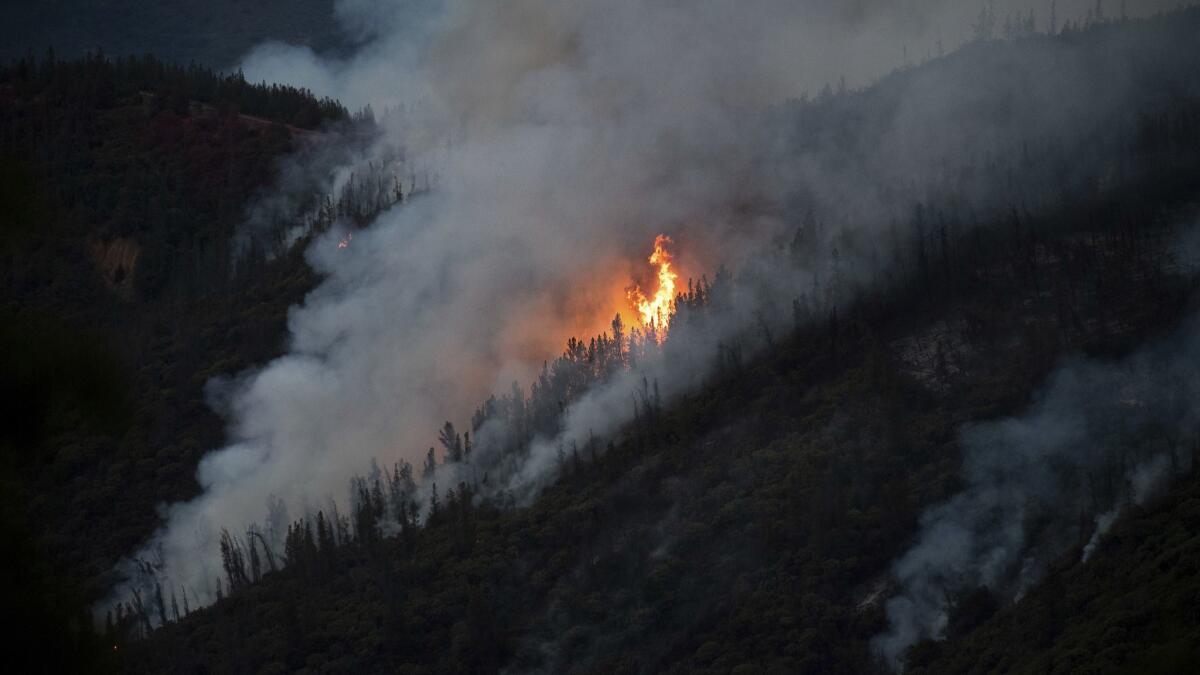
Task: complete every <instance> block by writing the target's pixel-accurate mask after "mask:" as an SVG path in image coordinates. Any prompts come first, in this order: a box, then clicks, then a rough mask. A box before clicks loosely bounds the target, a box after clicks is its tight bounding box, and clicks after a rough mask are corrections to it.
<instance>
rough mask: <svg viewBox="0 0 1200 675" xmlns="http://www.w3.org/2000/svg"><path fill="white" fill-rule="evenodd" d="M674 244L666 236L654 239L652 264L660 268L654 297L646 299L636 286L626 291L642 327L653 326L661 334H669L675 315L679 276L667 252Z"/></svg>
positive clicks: (662, 235) (669, 253)
mask: <svg viewBox="0 0 1200 675" xmlns="http://www.w3.org/2000/svg"><path fill="white" fill-rule="evenodd" d="M673 243H674V242H672V241H671V238H670V237H668V236H667V235H665V234H660V235H658V236H657V237H655V239H654V253H652V254H650V264H651V265H654V266H656V267H658V290H656V291H655V292H654V295H653V296H651V297H646V294H645V293H643V292H642V289H641V288H639V287H638V286H637V285H636V284H635V285H633V286H631V287H629V289H627V290H626V296H627V297H628V298H629V302H630V304H632V305H633V308H634V309H635V310H637V312H638V315H639V316H640V317H641V321H642V325H643V326H645V327H650V326H653V327H655V328H656V329H657V330H658V332H659V333H661V334H665V333H666V332H667V328H668V327H669V326H670V324H671V315H672V314H674V313H675V280H676V279H678V278H679V275H678V274H676V273H675V271H674V270H673V269H671V265H672V263H673V262H674V261H675V259H674V257H673V256H672V255H671V252H670V251H668V250H667V246H669V245H671V244H673Z"/></svg>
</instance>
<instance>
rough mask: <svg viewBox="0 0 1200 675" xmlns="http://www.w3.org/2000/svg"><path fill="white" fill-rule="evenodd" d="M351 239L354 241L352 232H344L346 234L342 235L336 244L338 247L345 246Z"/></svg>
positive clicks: (348, 244)
mask: <svg viewBox="0 0 1200 675" xmlns="http://www.w3.org/2000/svg"><path fill="white" fill-rule="evenodd" d="M352 241H354V233H353V232H348V233H346V236H344V237H342V240H341V241H339V242H338V245H337V246H338V248H347V247H348V246H350V242H352Z"/></svg>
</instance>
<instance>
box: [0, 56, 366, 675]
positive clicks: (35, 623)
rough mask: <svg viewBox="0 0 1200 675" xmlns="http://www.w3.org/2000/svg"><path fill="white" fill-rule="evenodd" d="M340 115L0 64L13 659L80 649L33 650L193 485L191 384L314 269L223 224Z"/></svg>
mask: <svg viewBox="0 0 1200 675" xmlns="http://www.w3.org/2000/svg"><path fill="white" fill-rule="evenodd" d="M347 118H348V114H347V112H346V110H345V109H344V108H342V107H341V106H340V105H339V104H337V103H335V102H333V101H330V100H318V99H316V98H315V97H313V96H312V95H311V94H309V93H308V92H305V91H301V90H298V89H295V88H291V87H281V86H257V85H250V84H248V83H246V82H245V81H244V80H242V79H241V78H240V77H238V76H227V75H222V74H218V73H215V72H213V71H211V70H207V69H203V68H199V67H194V66H193V67H188V68H184V67H179V66H173V65H170V64H165V63H163V62H161V61H158V60H156V59H153V58H150V57H140V58H137V59H121V60H115V61H114V60H109V59H105V58H102V57H99V56H95V55H93V56H87V57H84V58H80V59H73V60H65V61H64V60H59V59H54V58H44V57H42V56H38V57H37V58H33V59H22V60H19V61H15V62H12V63H9V64H7V65H5V66H3V67H0V195H2V200H3V203H4V204H5V215H4V217H3V218H2V219H0V224H2V227H0V261H2V262H0V269H2V270H3V272H2V274H0V326H2V328H0V345H3V346H2V347H0V372H2V373H3V378H2V381H3V392H4V404H5V405H4V407H3V413H0V415H2V416H3V424H2V425H0V426H2V427H3V429H4V435H3V437H2V441H0V442H2V446H3V450H4V457H3V467H2V471H0V480H2V481H3V487H4V489H3V504H2V506H3V514H4V518H3V526H4V533H5V534H4V537H5V539H6V541H10V542H11V546H12V549H10V550H12V551H20V553H19V554H14V555H13V556H8V557H6V569H10V568H11V570H12V572H13V575H14V576H12V577H9V578H15V579H18V580H20V581H17V582H16V583H15V586H14V587H11V588H10V590H11V591H12V594H13V595H12V596H10V597H13V598H14V603H12V604H11V605H10V606H8V607H6V611H10V612H12V613H13V616H14V618H15V620H17V621H20V622H22V623H27V624H28V625H29V626H30V630H29V638H30V639H29V643H28V644H29V651H28V652H27V653H26V652H24V651H22V656H18V657H17V658H16V661H15V662H14V663H26V664H27V665H28V666H29V667H21V666H14V667H18V668H19V669H22V670H26V671H29V672H32V670H33V669H34V668H33V666H34V665H35V664H41V665H42V666H44V667H46V668H48V669H51V670H53V669H55V665H54V664H55V663H59V665H62V666H63V667H66V666H67V664H69V663H71V662H72V661H71V660H72V659H84V660H85V662H86V661H88V660H90V659H91V658H92V656H94V652H88V651H87V650H86V649H85V650H83V651H74V650H73V649H71V648H55V649H54V650H53V651H51V652H46V651H42V649H43V647H44V646H45V645H46V644H53V643H56V642H59V641H61V640H63V639H64V638H65V637H66V631H67V629H68V626H71V627H72V628H71V630H73V631H77V630H79V629H80V621H81V620H82V619H81V617H84V618H86V615H87V614H86V612H87V610H86V607H87V606H88V605H90V604H91V603H93V602H95V601H96V599H97V597H98V596H101V595H103V594H104V593H105V592H106V590H105V589H106V588H107V585H108V584H109V583H110V582H109V581H108V580H107V579H104V578H102V575H103V574H104V573H105V572H106V571H107V570H109V569H110V568H111V567H112V565H113V562H114V561H115V560H116V559H117V558H118V557H119V556H120V555H121V554H122V553H124V552H125V551H126V550H128V549H129V547H131V546H133V545H134V544H136V542H137V541H138V540H139V539H141V538H143V537H145V536H146V534H147V532H149V531H151V530H152V529H153V528H154V526H155V520H154V506H155V504H157V503H160V502H163V501H168V500H171V499H175V498H178V497H179V495H181V494H188V493H189V492H192V491H194V490H195V489H196V488H195V480H194V478H193V473H194V471H195V466H196V462H197V461H198V459H199V457H200V455H201V454H202V453H203V452H204V450H205V449H206V448H208V447H211V446H212V445H213V444H216V443H218V442H219V441H220V438H221V436H222V433H223V430H222V427H223V423H222V422H221V420H220V419H219V418H218V417H217V416H216V415H215V414H214V413H213V412H212V411H211V409H210V408H209V407H208V405H207V404H206V402H205V394H204V386H205V382H206V381H207V380H208V379H209V378H210V377H212V376H214V375H218V374H221V373H227V372H230V371H231V370H237V369H241V368H245V367H248V366H251V365H253V364H255V363H260V362H262V361H264V360H266V359H267V358H269V357H271V356H273V355H274V354H275V353H277V351H278V350H279V348H280V344H281V341H282V339H283V330H284V325H285V318H286V311H287V308H288V307H289V306H290V305H292V304H294V303H295V302H297V301H299V299H300V298H301V297H303V295H304V293H306V292H307V291H308V290H309V289H310V288H311V287H312V286H313V284H314V282H315V279H314V276H313V274H312V273H311V271H310V270H309V269H308V267H307V266H306V265H304V264H303V261H302V259H301V257H300V254H299V250H296V251H293V252H291V253H290V254H288V255H286V256H284V257H283V258H281V259H277V260H275V261H273V262H270V263H267V262H265V261H264V260H262V258H261V257H256V256H254V255H252V254H247V255H244V256H242V257H241V258H238V259H236V260H235V257H236V252H235V250H234V247H233V243H232V240H233V235H234V231H235V228H236V227H237V226H238V225H239V224H240V223H241V222H243V220H244V219H245V217H246V210H247V208H248V207H249V206H250V202H251V198H252V196H253V195H255V194H256V193H257V191H259V190H262V189H265V188H266V187H268V186H270V185H271V184H272V183H273V181H274V180H275V174H276V162H277V161H278V159H279V158H280V157H281V156H282V155H283V154H285V153H288V152H290V151H292V150H294V149H296V148H297V147H299V145H300V144H304V143H312V142H316V141H315V140H314V139H316V138H317V137H318V136H320V134H321V133H324V132H318V131H317V130H318V129H324V128H327V127H330V125H335V124H339V123H341V124H345V123H346V122H345V120H347ZM314 197H315V198H318V199H319V198H322V197H323V196H322V195H314ZM235 261H236V262H237V265H235ZM235 268H236V273H235ZM6 604H7V603H6ZM43 637H44V638H45V640H46V641H45V642H43V641H42V640H41V639H40V638H43ZM25 655H27V656H28V657H29V658H30V659H33V660H31V661H28V662H26V661H24V660H23V659H24V658H25ZM44 659H48V660H45V661H43V660H44ZM55 659H62V661H61V662H56V661H55ZM73 667H80V666H78V663H76V664H75V666H73Z"/></svg>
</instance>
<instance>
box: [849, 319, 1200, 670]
mask: <svg viewBox="0 0 1200 675" xmlns="http://www.w3.org/2000/svg"><path fill="white" fill-rule="evenodd" d="M1198 396H1200V318H1197V317H1193V319H1192V320H1191V322H1190V323H1189V324H1188V325H1187V326H1186V327H1184V328H1183V329H1181V330H1180V331H1179V332H1178V334H1176V335H1175V336H1173V337H1171V338H1170V339H1167V340H1163V341H1160V342H1158V343H1156V344H1153V345H1151V346H1149V347H1147V348H1145V349H1143V350H1141V351H1139V352H1138V353H1136V354H1134V355H1133V356H1130V357H1128V358H1125V359H1123V360H1120V361H1118V362H1115V363H1099V362H1089V361H1078V362H1074V363H1069V364H1067V365H1064V366H1063V367H1061V368H1060V369H1059V370H1058V371H1057V372H1055V374H1054V375H1053V376H1052V377H1051V378H1050V381H1049V382H1048V383H1047V385H1046V386H1045V387H1044V388H1043V389H1042V391H1041V393H1040V394H1039V395H1038V396H1037V398H1036V400H1035V402H1034V403H1033V405H1032V406H1031V407H1030V409H1029V410H1028V411H1027V412H1026V413H1025V414H1023V415H1021V416H1019V417H1014V418H1010V419H1004V420H1000V421H997V422H990V423H986V424H980V425H977V426H974V427H971V428H968V429H966V430H964V431H963V433H962V443H963V446H964V460H963V480H964V482H965V483H966V486H965V487H964V489H963V490H962V492H960V493H959V494H957V495H955V496H954V497H953V498H951V499H950V500H949V501H948V502H946V503H944V504H940V505H938V506H936V507H933V508H931V509H929V510H928V511H927V512H926V513H925V514H924V515H923V516H922V517H921V530H920V535H919V536H918V539H917V543H916V544H915V545H914V546H913V547H912V548H911V549H909V551H908V552H907V553H905V554H904V556H902V557H901V558H900V559H899V560H898V561H896V563H895V564H894V566H893V568H892V573H893V574H894V576H895V578H896V579H897V581H898V582H899V584H900V592H899V594H898V595H896V596H895V597H893V598H892V599H891V600H889V601H888V602H887V604H886V611H887V617H888V622H889V629H888V631H887V632H886V633H884V634H882V635H880V636H877V637H876V638H875V639H874V640H873V642H872V645H873V647H874V648H875V649H876V650H877V651H878V653H880V654H881V655H882V656H884V657H885V658H886V659H887V660H888V662H889V663H890V664H891V665H892V666H893V667H896V668H899V667H901V666H902V657H903V653H904V650H905V649H907V648H908V647H910V646H912V645H913V644H915V643H917V642H918V641H920V640H923V639H940V638H942V637H944V631H945V630H946V628H947V624H948V622H949V621H950V620H951V617H952V613H953V608H954V604H955V602H956V601H957V600H958V599H959V598H961V597H963V596H965V595H966V594H967V593H969V592H971V591H974V590H976V589H979V588H986V589H988V590H990V591H991V592H993V593H995V594H996V595H998V596H1000V597H1002V598H1006V599H1008V600H1014V599H1019V598H1020V597H1021V595H1022V593H1023V592H1024V591H1025V590H1026V589H1027V588H1028V587H1029V586H1030V584H1032V583H1034V582H1036V581H1037V580H1038V579H1039V578H1040V577H1041V576H1042V575H1043V571H1044V570H1045V568H1046V566H1047V564H1048V563H1050V562H1051V561H1053V560H1055V559H1056V558H1059V557H1061V556H1062V555H1064V554H1065V553H1066V552H1067V551H1068V550H1070V549H1071V548H1072V547H1075V546H1079V545H1081V544H1083V542H1085V541H1086V542H1087V543H1086V544H1083V549H1082V553H1081V557H1082V560H1083V561H1085V562H1086V560H1087V559H1088V558H1090V557H1091V555H1092V554H1093V553H1094V552H1095V551H1096V549H1097V547H1098V546H1099V545H1101V543H1102V539H1103V536H1104V534H1105V533H1106V532H1107V531H1108V529H1109V528H1110V527H1111V526H1112V525H1113V523H1114V522H1115V520H1116V519H1117V517H1118V516H1119V513H1120V511H1121V509H1122V508H1124V507H1125V506H1127V505H1128V504H1142V503H1144V502H1145V501H1146V500H1148V499H1150V498H1151V497H1152V496H1153V495H1154V494H1155V493H1156V491H1158V490H1160V489H1162V488H1163V487H1164V486H1165V485H1166V484H1167V483H1168V482H1169V480H1170V479H1171V478H1172V477H1174V476H1177V475H1179V474H1181V473H1183V472H1186V471H1189V470H1190V467H1191V463H1192V460H1193V457H1192V451H1193V448H1194V446H1195V443H1196V442H1197V440H1200V406H1197V403H1196V402H1197V401H1198V400H1200V399H1198V398H1197V397H1198Z"/></svg>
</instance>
